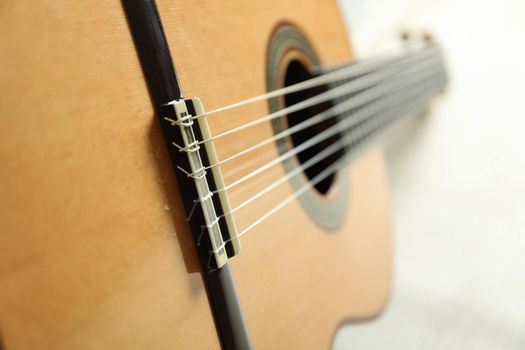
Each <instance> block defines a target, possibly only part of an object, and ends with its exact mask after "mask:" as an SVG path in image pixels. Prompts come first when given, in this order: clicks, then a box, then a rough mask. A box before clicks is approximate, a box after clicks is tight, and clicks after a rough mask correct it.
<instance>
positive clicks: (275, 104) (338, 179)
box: [267, 24, 349, 229]
mask: <svg viewBox="0 0 525 350" xmlns="http://www.w3.org/2000/svg"><path fill="white" fill-rule="evenodd" d="M319 64H320V61H319V59H318V56H317V54H316V53H315V51H314V50H313V47H312V46H311V45H310V44H309V42H308V40H307V39H306V37H305V36H304V35H303V34H302V33H301V32H300V31H299V30H297V29H296V27H294V26H292V25H290V24H285V25H281V26H279V27H278V28H277V29H276V30H275V31H274V34H273V36H272V39H271V41H270V45H269V49H268V56H267V89H268V91H273V90H276V89H279V88H282V87H284V86H289V85H293V84H295V83H298V82H300V81H304V80H306V79H309V78H311V77H313V73H312V71H311V68H313V67H317V66H319ZM327 89H328V87H326V86H320V87H316V88H312V89H308V90H305V91H301V92H297V93H294V94H289V95H286V96H281V97H278V98H273V99H270V100H269V108H270V112H275V111H278V110H281V109H282V108H284V107H286V106H290V105H292V104H295V103H297V102H299V101H301V100H304V99H306V98H309V97H312V96H314V95H317V94H319V93H321V92H323V91H326V90H327ZM331 106H332V104H331V102H329V101H328V102H326V103H322V104H319V105H316V106H314V107H312V108H307V109H304V110H301V111H297V112H295V113H291V114H290V115H287V116H284V117H282V118H279V119H275V120H273V122H272V126H273V130H274V133H275V134H277V133H280V132H282V131H284V130H286V129H287V128H289V127H292V126H294V125H297V124H298V123H300V122H302V121H304V120H306V119H308V118H310V117H312V116H314V115H315V114H317V113H319V112H321V111H323V110H326V109H328V108H330V107H331ZM337 118H338V117H337V116H335V117H333V118H329V119H327V120H325V121H323V122H322V123H320V124H318V125H315V126H312V127H310V128H307V129H305V130H303V131H301V132H298V133H294V134H293V135H291V136H290V137H287V138H284V139H280V140H278V141H277V142H276V144H277V147H278V149H279V152H280V154H284V153H285V152H287V151H289V150H290V149H292V148H294V147H295V146H297V145H299V144H301V143H302V142H304V141H306V140H308V139H310V138H311V137H313V136H315V135H317V134H318V133H319V132H322V130H326V129H327V128H328V127H330V126H332V125H334V124H335V123H337ZM338 138H340V135H335V136H333V137H331V138H329V139H327V140H325V141H323V142H320V143H318V144H316V145H314V146H312V147H311V148H309V149H308V150H305V151H304V152H301V153H299V154H298V155H297V156H295V157H292V158H289V159H287V160H285V161H283V166H284V168H285V170H286V171H287V172H291V171H293V170H294V169H296V168H297V167H298V166H300V165H301V164H303V163H304V162H306V161H307V160H308V159H310V158H311V157H313V156H314V155H316V154H318V153H319V152H321V151H322V150H323V149H325V148H326V147H328V146H329V145H331V144H333V142H335V141H337V139H338ZM343 152H344V150H341V151H340V152H335V153H334V154H333V155H332V156H330V157H328V158H327V159H325V160H323V161H321V162H319V163H316V164H315V165H313V166H312V167H309V168H308V169H306V170H305V171H304V173H303V174H302V176H301V175H297V176H294V177H292V178H291V179H290V184H291V185H292V188H293V190H294V191H298V190H299V189H301V188H304V187H305V186H308V185H309V182H310V181H311V179H313V178H314V177H315V176H316V175H317V174H319V172H321V171H322V170H324V169H326V167H328V166H330V165H331V164H333V163H334V162H335V161H337V160H338V159H340V158H341V156H343V155H344V154H343ZM348 179H349V174H348V170H347V169H346V168H345V169H342V170H339V171H337V172H336V173H334V174H332V175H331V176H328V177H327V178H325V179H324V180H322V181H320V182H318V183H317V184H314V186H312V189H310V190H309V191H307V192H305V193H304V194H302V195H301V196H300V197H299V201H300V202H301V204H302V206H303V207H304V209H305V210H306V212H307V213H308V214H309V216H310V217H311V218H312V220H313V221H314V222H316V223H317V224H318V225H320V226H322V227H323V228H328V229H334V228H337V227H338V226H340V224H341V223H342V221H343V219H344V217H345V213H346V208H347V201H348V192H349V181H348ZM310 185H311V182H310Z"/></svg>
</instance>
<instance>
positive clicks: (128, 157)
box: [0, 0, 392, 350]
mask: <svg viewBox="0 0 525 350" xmlns="http://www.w3.org/2000/svg"><path fill="white" fill-rule="evenodd" d="M157 5H158V9H159V13H160V15H161V18H162V22H163V24H164V29H165V33H166V36H167V39H168V43H169V47H170V50H171V54H172V57H173V61H174V65H175V67H176V69H177V74H178V78H179V80H180V83H181V86H182V88H183V90H184V93H185V95H186V96H199V97H200V99H201V100H202V101H203V103H204V105H205V107H206V108H207V109H208V110H211V109H214V108H218V107H221V106H223V105H227V104H230V103H234V102H236V101H239V100H243V99H246V98H249V97H251V96H255V95H259V94H263V93H265V92H266V91H267V88H266V68H265V67H266V60H267V50H268V45H269V42H270V39H271V37H272V33H273V32H274V31H275V30H276V28H278V27H279V25H281V24H283V23H287V24H293V25H294V26H295V27H296V28H298V29H299V30H300V31H301V32H302V33H303V34H304V36H305V37H306V38H308V40H309V42H310V43H311V45H312V46H313V48H314V49H315V51H316V53H317V55H318V57H319V59H320V60H321V62H322V63H323V64H332V63H339V62H341V61H345V60H348V59H349V58H351V57H352V51H351V49H350V48H349V46H348V39H347V36H346V32H345V29H344V26H343V24H342V22H341V18H340V17H339V16H340V15H339V12H338V8H337V6H336V3H335V1H329V2H327V1H326V0H315V1H308V2H301V1H281V0H271V1H264V2H253V1H241V0H235V1H229V2H217V1H211V0H210V1H208V0H206V1H187V0H185V1H182V0H180V1H179V0H170V1H166V0H159V1H158V2H157ZM0 43H1V49H0V66H1V67H2V70H1V72H0V89H1V91H2V94H1V95H0V112H1V116H2V127H1V128H0V159H1V164H0V194H1V195H0V228H1V234H0V246H1V247H2V253H1V254H0V334H1V337H2V342H3V345H4V347H5V349H6V350H13V349H117V348H122V349H208V348H210V349H213V348H218V347H220V343H219V338H218V336H217V332H216V329H215V325H214V320H213V316H212V312H211V310H210V306H209V303H208V297H207V293H206V289H205V287H204V284H203V280H202V276H201V273H200V265H199V261H198V259H197V254H196V252H195V247H194V244H193V241H192V238H191V235H190V232H189V227H188V223H187V221H186V213H185V212H184V209H183V206H182V202H181V198H180V194H179V191H178V189H177V182H176V179H175V176H174V171H173V169H172V167H171V164H170V159H169V157H168V151H167V148H166V143H165V140H164V139H163V135H162V132H161V128H160V126H159V122H158V120H157V119H156V117H155V113H154V109H153V107H152V103H151V99H150V95H149V92H148V87H147V84H146V81H145V78H144V74H143V71H142V69H141V63H140V60H139V57H138V55H137V51H136V48H135V46H134V41H133V37H132V34H131V31H130V27H129V25H128V21H127V18H126V13H125V11H124V9H123V5H122V3H121V2H119V1H106V2H102V3H99V2H93V1H51V2H42V1H12V0H7V1H4V2H3V3H2V4H1V6H0ZM268 112H269V109H268V104H266V103H258V104H254V105H252V106H251V107H248V108H245V109H242V110H239V111H237V110H233V111H231V112H228V113H225V114H224V115H220V116H217V117H216V118H212V117H210V118H209V123H210V128H211V129H212V130H217V131H221V130H226V129H227V128H228V126H229V125H230V123H232V122H233V123H237V124H242V123H243V122H247V121H249V120H250V118H253V116H260V115H265V114H267V113H268ZM250 133H253V134H250ZM272 135H273V130H272V127H271V124H270V123H267V124H264V125H263V126H262V127H260V128H257V129H256V131H253V130H252V131H246V132H245V133H244V134H243V138H239V139H235V142H232V141H231V139H230V140H229V141H228V142H217V144H216V149H217V152H218V155H219V158H220V157H221V156H224V155H227V154H231V153H233V152H235V151H236V150H238V149H241V148H242V147H243V146H247V145H249V144H250V142H251V140H252V139H254V138H266V137H271V136H272ZM278 156H279V153H278V150H277V148H276V147H273V148H272V147H269V148H266V149H265V150H264V152H263V151H262V150H260V151H259V152H256V153H255V154H254V155H253V156H252V157H251V158H250V159H251V161H250V162H246V159H239V160H234V161H232V162H230V164H228V166H227V167H224V169H223V173H224V176H225V179H226V180H227V181H230V180H232V179H234V178H235V177H237V176H238V174H239V172H241V173H242V172H244V173H245V172H247V171H250V170H253V169H256V168H258V167H260V166H261V165H263V164H264V163H265V162H266V161H267V160H268V159H271V158H276V157H278ZM243 166H244V168H242V167H243ZM239 169H240V170H239ZM349 169H350V170H349V172H348V173H344V174H345V175H344V176H348V177H349V182H348V183H349V188H348V189H346V188H345V189H341V188H338V186H337V183H338V181H340V180H341V179H337V178H336V180H335V185H334V186H333V187H332V189H331V191H343V190H344V191H346V192H345V196H347V197H348V204H347V205H346V206H345V211H346V213H345V219H344V220H343V221H342V223H341V224H340V225H338V226H337V227H336V228H333V229H329V230H328V229H325V228H323V227H322V226H320V225H318V224H316V223H315V222H314V221H313V220H312V219H311V217H310V216H309V215H308V214H307V212H306V211H305V210H304V208H303V206H302V205H301V203H300V202H299V201H297V200H295V201H293V202H292V203H290V204H289V205H287V206H286V207H284V208H283V209H282V210H280V211H278V212H277V213H276V214H275V215H273V216H272V219H271V220H266V221H264V222H262V223H261V224H260V225H257V226H256V227H254V228H253V230H251V231H250V232H249V233H248V234H246V235H245V236H243V238H242V253H241V254H239V255H238V256H236V257H234V258H233V259H232V260H231V262H230V265H231V269H232V272H233V276H234V278H235V280H236V283H237V290H238V294H239V299H240V302H241V304H242V307H243V310H244V315H245V318H246V322H247V325H248V327H249V329H250V334H251V338H252V342H253V344H254V346H255V347H256V348H259V349H276V348H282V349H306V348H311V349H322V348H327V347H329V346H330V344H331V340H332V338H333V336H334V334H335V332H336V329H337V327H338V326H339V325H341V324H343V323H344V322H346V321H349V320H356V319H363V318H370V317H373V316H375V315H377V314H378V313H379V312H380V311H381V309H382V308H383V306H384V304H385V303H386V301H387V299H388V293H389V284H390V274H391V254H392V253H391V252H392V247H391V237H390V222H389V210H388V194H387V188H386V180H385V169H384V165H383V159H382V152H381V150H380V149H379V148H378V147H375V148H372V149H370V150H368V151H367V152H366V153H364V154H363V155H361V156H360V157H359V158H357V159H356V160H355V161H353V162H352V163H351V166H350V168H349ZM284 175H285V170H284V169H283V167H281V166H277V167H273V168H272V169H271V170H270V171H269V173H268V176H269V177H273V178H279V177H282V176H284ZM257 186H258V185H257V184H254V185H253V186H251V187H249V188H248V189H246V190H244V191H236V192H232V194H231V198H230V199H231V201H232V203H233V204H235V203H241V202H242V201H243V200H244V199H246V198H248V197H249V196H250V195H253V194H254V193H256V192H257V190H258V189H260V188H258V187H257ZM292 191H293V189H292V187H290V186H282V187H281V189H280V190H279V191H278V192H276V193H273V194H271V195H269V196H267V197H264V198H261V199H260V200H259V201H258V204H257V205H252V206H248V207H247V208H246V209H244V210H243V212H242V215H238V216H237V222H238V225H239V226H240V227H243V226H244V227H245V226H247V225H248V224H249V223H250V222H253V221H254V219H255V218H257V217H259V216H260V215H261V213H264V212H266V211H268V210H269V209H271V208H272V206H273V205H275V203H277V202H278V201H279V200H282V199H283V198H286V197H287V196H289V195H290V194H291V193H292ZM326 198H327V199H325V200H329V198H330V193H328V194H327V195H326Z"/></svg>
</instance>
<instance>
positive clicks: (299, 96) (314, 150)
mask: <svg viewBox="0 0 525 350" xmlns="http://www.w3.org/2000/svg"><path fill="white" fill-rule="evenodd" d="M311 78H314V75H313V74H312V73H311V72H310V70H309V69H308V68H307V67H306V66H305V65H304V64H303V63H302V62H301V61H299V60H295V59H294V60H291V61H290V62H289V63H288V66H287V68H286V73H285V78H284V85H285V86H290V85H294V84H297V83H300V82H302V81H305V80H308V79H311ZM326 91H328V88H327V87H326V86H325V85H320V86H316V87H312V88H310V89H306V90H301V91H297V92H295V93H291V94H288V95H286V96H285V99H284V104H285V107H290V106H293V105H295V104H297V103H299V102H301V101H304V100H307V99H309V98H312V97H315V96H317V95H320V94H322V93H324V92H326ZM331 107H333V104H332V103H331V102H330V101H325V102H321V103H319V104H315V105H313V106H311V107H308V108H305V109H302V110H300V111H296V112H293V113H290V114H288V115H287V116H286V124H287V125H288V128H293V127H294V126H296V125H298V124H300V123H302V122H304V121H305V120H308V119H311V118H312V117H315V116H318V115H319V114H320V113H322V112H325V111H327V110H328V109H330V108H331ZM336 124H337V119H336V116H335V115H334V116H330V117H329V118H326V119H324V120H321V121H320V122H316V123H314V124H313V125H311V126H309V127H307V128H305V129H302V130H300V131H298V132H295V133H293V134H292V135H291V136H290V140H291V143H292V145H293V147H298V146H299V145H301V144H303V143H304V142H307V141H308V140H311V139H312V138H313V137H315V136H316V135H319V134H320V133H321V132H323V131H324V130H327V129H329V128H330V127H332V126H334V125H336ZM340 139H341V135H340V134H336V135H333V136H331V137H329V138H326V139H324V140H322V141H321V142H319V143H316V144H314V145H312V146H311V147H308V148H307V149H305V150H304V151H303V152H300V153H299V154H297V160H298V161H299V163H300V164H301V165H304V164H305V163H307V161H308V160H309V159H312V158H313V157H315V156H316V155H317V154H319V153H320V152H322V151H323V150H324V149H326V148H327V147H330V146H331V145H333V144H334V143H336V142H337V141H338V140H340ZM342 156H344V151H343V149H340V150H338V151H336V152H334V153H332V154H330V155H329V156H328V157H326V158H323V159H322V160H320V161H319V162H316V163H314V164H313V165H312V166H310V167H307V168H305V170H304V173H305V175H306V177H307V178H308V179H309V180H310V181H312V180H313V179H314V178H315V177H316V176H317V175H318V174H319V173H321V172H322V171H323V170H324V169H326V168H328V167H330V166H331V165H332V164H334V163H335V162H336V161H337V160H339V159H341V157H342ZM335 176H336V175H335V174H331V175H330V176H328V177H326V178H324V179H323V180H321V181H318V182H315V183H314V188H315V189H316V190H317V191H318V192H319V193H320V194H321V195H326V194H327V193H328V191H329V190H330V188H331V187H332V185H333V183H334V178H335Z"/></svg>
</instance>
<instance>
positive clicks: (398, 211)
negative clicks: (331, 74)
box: [334, 0, 525, 350]
mask: <svg viewBox="0 0 525 350" xmlns="http://www.w3.org/2000/svg"><path fill="white" fill-rule="evenodd" d="M340 3H341V10H342V12H343V13H344V15H345V17H346V20H347V22H348V27H349V30H350V32H351V37H352V40H353V42H352V44H353V46H354V47H355V48H356V49H357V54H358V56H361V57H366V56H367V55H368V54H370V53H372V52H374V51H375V50H377V49H378V48H379V47H381V46H382V45H383V44H384V43H385V42H387V43H388V42H392V40H394V38H395V34H396V33H397V31H398V30H399V29H401V28H415V29H429V30H430V31H431V32H433V33H434V34H435V36H436V38H437V39H438V40H439V41H440V43H441V44H442V45H443V47H444V49H445V52H446V55H447V60H448V69H449V72H450V83H449V86H448V90H447V92H446V93H445V94H444V95H443V96H441V97H440V98H438V99H437V100H436V101H435V102H434V103H433V106H432V112H431V114H430V115H429V116H427V117H426V118H422V119H419V120H418V121H416V122H414V123H411V124H410V125H408V126H406V127H403V128H402V129H401V130H398V131H397V132H396V133H395V135H393V136H392V137H390V138H389V139H388V140H387V141H386V143H385V149H386V154H387V160H388V169H389V182H390V189H391V197H392V199H391V201H392V214H393V219H394V235H395V249H396V251H395V266H394V275H395V277H394V281H393V283H394V284H393V294H392V296H391V300H390V302H389V304H388V306H387V308H386V310H385V311H384V313H383V314H382V315H381V316H380V317H379V318H377V319H375V320H373V321H370V322H365V323H361V324H351V325H348V326H345V327H344V328H342V329H341V330H340V332H339V333H338V334H337V336H336V339H335V341H334V348H335V349H337V350H339V349H403V350H410V349H525V48H524V46H525V1H524V0H521V1H520V0H516V1H509V0H504V1H484V0H478V1H468V0H466V1H457V0H456V1H454V0H443V1H414V0H399V1H385V0H381V1H378V0H376V1H365V0H341V1H340Z"/></svg>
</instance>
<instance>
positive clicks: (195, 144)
mask: <svg viewBox="0 0 525 350" xmlns="http://www.w3.org/2000/svg"><path fill="white" fill-rule="evenodd" d="M164 111H165V112H166V113H165V114H164V116H163V118H162V119H163V121H164V122H167V123H169V124H170V125H171V126H172V127H173V129H174V130H173V131H175V135H174V136H175V137H174V140H170V142H171V145H172V146H173V147H175V148H176V152H178V153H179V155H182V157H176V158H177V159H178V160H179V161H178V162H177V163H178V164H177V169H178V170H179V171H181V172H183V173H184V174H185V175H186V176H187V177H188V178H190V180H191V181H192V182H193V183H194V185H195V189H196V193H197V196H196V198H194V200H193V203H194V204H193V208H191V210H190V211H189V213H188V221H191V220H199V219H200V221H201V232H200V234H199V235H198V237H194V238H196V239H195V241H196V244H197V248H198V249H208V252H209V254H210V264H209V265H210V266H209V268H213V267H217V268H220V267H222V266H224V264H226V263H227V262H228V259H229V258H230V257H232V256H234V255H236V254H237V253H238V252H239V250H240V242H239V238H238V236H237V227H236V225H235V222H234V220H233V215H231V205H230V201H229V199H228V196H227V193H226V191H225V190H224V188H225V185H224V179H223V176H222V173H221V170H220V167H219V165H218V164H219V160H218V158H217V153H216V151H215V146H214V145H213V141H212V140H211V139H212V137H211V133H210V129H209V126H208V122H207V120H206V117H203V115H204V108H203V106H202V103H201V101H200V99H199V98H196V97H194V98H190V99H181V100H176V101H173V102H170V103H169V104H168V105H166V106H165V109H164ZM197 211H199V212H200V213H201V214H202V215H197V213H196V212H197ZM205 233H207V235H208V237H209V242H210V244H203V236H204V234H205ZM194 234H195V233H194Z"/></svg>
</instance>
